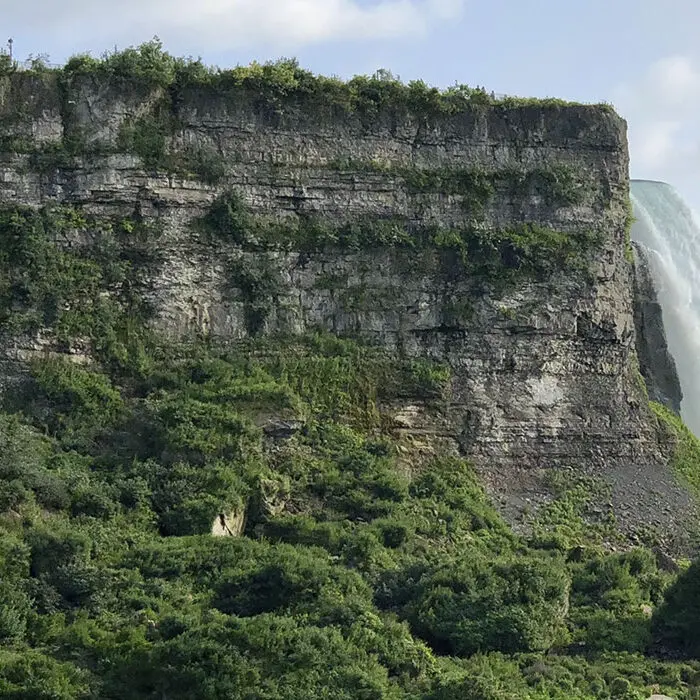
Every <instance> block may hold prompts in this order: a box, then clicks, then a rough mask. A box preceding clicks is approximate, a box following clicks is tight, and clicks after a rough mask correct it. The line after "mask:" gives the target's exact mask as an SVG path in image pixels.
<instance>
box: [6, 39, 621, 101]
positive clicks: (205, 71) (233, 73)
mask: <svg viewBox="0 0 700 700" xmlns="http://www.w3.org/2000/svg"><path fill="white" fill-rule="evenodd" d="M17 69H18V65H17V64H16V63H13V62H12V61H10V60H9V58H8V57H7V56H2V55H0V76H2V75H8V74H11V73H13V72H15V71H16V70H17ZM28 70H29V71H30V72H32V73H34V74H37V75H42V74H47V73H49V72H56V73H59V74H61V75H62V76H65V77H67V78H70V77H72V76H80V75H82V76H85V75H93V76H96V77H100V78H107V79H112V78H114V79H120V80H130V81H137V82H139V83H141V84H145V85H147V86H149V87H160V88H173V87H176V88H183V87H200V88H202V87H204V88H214V89H218V90H224V91H228V90H232V89H234V90H235V89H237V88H238V89H245V90H248V91H250V92H253V93H257V94H259V95H261V96H263V97H265V98H267V99H268V100H270V101H271V102H274V101H276V100H280V99H283V98H286V97H306V98H308V97H312V98H316V99H319V100H321V101H322V102H326V103H328V104H330V105H333V106H335V107H342V108H344V109H345V110H347V111H351V112H354V111H364V112H368V111H369V112H376V111H378V110H380V109H382V108H385V107H397V108H401V107H403V108H408V109H411V110H414V111H416V112H420V113H433V114H454V113H457V112H461V111H464V110H466V109H468V108H470V107H473V106H484V105H485V106H503V107H523V106H540V107H567V106H574V105H578V104H579V103H575V102H567V101H564V100H559V99H554V98H545V99H536V98H521V97H512V96H496V95H495V94H494V93H489V92H487V91H486V90H485V89H484V88H482V87H469V86H467V85H460V84H456V85H454V86H453V87H449V88H447V89H444V90H440V89H439V88H436V87H430V86H428V85H427V84H426V83H425V82H423V81H422V80H413V81H410V82H409V83H407V84H406V83H403V82H402V81H401V80H400V79H398V78H397V77H395V76H394V75H393V74H392V73H391V72H390V71H387V70H384V69H380V70H378V71H377V72H376V73H375V74H374V75H373V76H372V77H368V76H356V77H354V78H352V79H351V80H349V81H343V80H341V79H339V78H337V77H324V76H318V75H315V74H313V73H312V72H310V71H308V70H304V69H302V68H300V67H299V64H298V62H297V61H296V60H295V59H288V58H283V59H280V60H278V61H269V62H266V63H262V64H261V63H257V62H253V63H251V64H250V65H249V66H236V67H235V68H232V69H220V68H217V67H211V66H206V65H205V64H204V63H202V61H201V60H200V59H196V60H195V59H192V58H178V57H175V56H172V55H171V54H169V53H168V52H167V51H165V50H164V49H163V45H162V43H161V42H160V40H158V39H157V38H154V39H153V40H151V41H148V42H145V43H143V44H141V45H140V46H138V47H131V48H127V49H125V50H123V51H115V52H108V53H105V54H103V55H102V56H101V57H100V58H95V57H93V56H91V55H89V54H79V55H77V56H73V57H72V58H70V59H69V60H68V62H67V63H66V64H65V65H64V66H63V67H61V68H57V69H52V68H49V67H48V66H47V65H46V64H45V63H44V62H43V61H42V60H41V59H34V60H33V61H31V63H30V65H29V67H28ZM598 106H600V107H602V108H604V109H606V110H609V111H611V112H612V111H614V110H613V108H612V107H611V106H610V105H607V104H604V105H598Z"/></svg>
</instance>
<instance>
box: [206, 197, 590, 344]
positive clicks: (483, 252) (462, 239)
mask: <svg viewBox="0 0 700 700" xmlns="http://www.w3.org/2000/svg"><path fill="white" fill-rule="evenodd" d="M201 225H202V227H203V229H204V230H205V231H206V232H208V233H209V234H210V235H212V236H214V237H216V238H218V239H220V240H223V241H227V242H231V243H234V244H236V245H237V246H240V247H241V248H242V249H243V250H247V251H257V252H258V253H259V254H258V256H256V257H257V260H258V262H257V263H256V265H253V266H251V263H250V261H248V260H243V261H242V262H241V263H240V264H238V265H236V266H234V269H232V270H231V272H230V277H231V279H232V281H233V282H234V283H235V285H236V286H237V287H239V288H240V289H241V290H242V291H243V294H244V299H245V301H246V308H247V309H250V318H249V323H248V327H249V330H255V329H259V328H260V327H261V326H262V323H263V320H264V317H266V316H267V314H268V313H269V308H263V309H261V308H257V307H256V305H255V304H254V303H253V300H257V302H256V303H257V305H258V306H259V305H261V304H262V305H263V306H266V307H269V306H270V305H271V304H272V303H273V297H274V295H275V292H276V291H277V290H278V284H277V283H276V282H275V280H274V273H273V272H272V270H271V266H270V265H267V264H266V263H265V258H264V256H262V255H261V253H262V251H274V250H296V251H306V252H312V251H320V250H325V249H349V250H363V249H371V248H374V249H376V248H397V249H405V250H411V251H416V253H418V252H419V251H421V250H429V249H432V250H437V251H441V250H444V251H451V252H454V253H457V255H456V258H457V260H458V261H459V263H460V264H461V266H462V270H463V272H464V273H466V274H467V275H469V276H472V277H481V278H484V279H486V280H488V281H489V282H491V284H492V286H493V287H494V289H495V290H496V291H503V290H505V289H506V288H507V287H508V286H510V285H513V284H515V283H517V282H519V281H522V280H523V279H531V280H538V281H543V280H546V279H548V278H549V277H551V276H552V275H553V274H555V273H556V272H559V271H561V270H563V269H568V270H578V271H583V270H585V268H586V264H587V261H588V259H589V256H590V254H591V252H592V251H593V250H595V248H596V247H597V245H598V244H599V242H600V236H599V235H598V234H597V233H595V232H589V233H586V234H580V233H579V234H567V233H562V232H559V231H554V230H552V229H549V228H545V227H542V226H538V225H536V224H521V225H518V226H513V227H512V228H510V229H507V230H502V231H493V230H488V229H485V228H483V227H480V226H479V225H478V224H473V225H472V224H467V225H465V226H464V227H462V228H453V229H443V228H438V227H436V226H425V225H424V226H417V225H415V224H413V223H411V222H409V221H407V220H401V219H399V218H389V219H371V220H370V219H367V220H354V221H349V222H345V223H344V222H331V221H330V220H328V219H327V218H320V217H314V216H310V215H309V216H288V217H286V218H284V219H277V220H271V219H268V218H265V217H262V216H255V215H254V214H253V213H251V212H250V210H249V208H248V207H247V206H246V204H245V203H244V202H243V200H242V199H241V197H240V196H239V195H238V194H237V193H236V192H231V191H228V192H225V193H223V194H222V195H220V196H219V197H218V198H217V199H216V200H215V201H214V202H213V203H212V205H211V208H210V210H209V212H208V214H207V215H206V216H205V217H204V218H203V220H202V221H201ZM450 257H451V259H452V260H453V259H454V257H455V256H450ZM325 283H326V284H327V283H328V281H327V280H326V281H325ZM261 319H262V320H261Z"/></svg>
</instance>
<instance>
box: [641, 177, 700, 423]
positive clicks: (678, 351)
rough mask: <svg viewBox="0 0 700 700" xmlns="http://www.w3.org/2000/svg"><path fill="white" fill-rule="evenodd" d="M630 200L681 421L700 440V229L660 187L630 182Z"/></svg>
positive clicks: (676, 199) (665, 188)
mask: <svg viewBox="0 0 700 700" xmlns="http://www.w3.org/2000/svg"><path fill="white" fill-rule="evenodd" d="M631 194H632V207H633V212H634V217H635V219H636V221H635V222H634V224H633V226H632V240H634V241H635V242H636V243H638V244H641V245H642V246H644V247H645V248H646V251H647V253H648V256H649V261H650V265H651V268H652V274H653V276H654V280H655V283H656V287H657V292H658V298H659V303H660V304H661V308H662V309H663V315H664V327H665V329H666V337H667V341H668V348H669V350H670V352H671V354H672V355H673V357H674V359H675V361H676V367H677V369H678V377H679V380H680V383H681V388H682V390H683V401H682V402H681V416H682V417H683V420H684V421H685V423H686V425H687V426H688V427H689V428H690V429H691V430H692V431H693V432H694V433H695V434H696V435H698V436H700V225H699V224H698V222H697V221H696V219H695V217H694V216H693V213H692V211H691V210H690V209H689V208H688V206H687V205H686V204H685V202H684V201H683V200H682V199H681V197H680V195H679V194H678V193H677V192H676V191H675V190H674V189H673V187H671V186H670V185H667V184H666V183H664V182H653V181H650V180H632V182H631Z"/></svg>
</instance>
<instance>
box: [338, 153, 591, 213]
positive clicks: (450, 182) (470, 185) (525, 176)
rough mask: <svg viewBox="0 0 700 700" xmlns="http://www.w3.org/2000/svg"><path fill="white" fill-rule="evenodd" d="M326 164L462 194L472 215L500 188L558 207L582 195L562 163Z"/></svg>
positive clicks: (418, 189) (413, 188)
mask: <svg viewBox="0 0 700 700" xmlns="http://www.w3.org/2000/svg"><path fill="white" fill-rule="evenodd" d="M327 167H329V168H333V169H336V170H339V171H341V172H342V171H346V170H347V171H349V172H366V173H376V174H378V175H382V176H385V177H392V178H400V179H401V180H403V181H404V183H405V185H406V189H407V191H408V192H409V193H411V194H427V193H439V194H442V195H461V196H462V197H463V206H464V209H465V211H466V212H468V213H472V215H475V216H479V215H481V214H483V209H484V207H485V206H486V205H487V204H488V202H489V201H490V200H491V198H492V197H493V195H494V194H495V192H496V191H499V190H500V191H504V192H506V193H508V194H509V195H511V196H514V197H523V198H524V197H527V196H528V195H536V196H541V197H542V198H543V200H544V202H545V203H546V204H547V205H548V206H560V207H564V206H571V205H573V204H580V203H581V201H582V199H583V196H584V194H585V192H584V189H583V187H584V186H583V185H582V184H581V183H580V182H578V181H577V178H576V173H575V172H574V171H573V169H571V168H567V167H564V166H557V167H554V168H550V169H547V168H532V169H531V170H514V169H500V170H494V171H492V172H486V171H483V170H479V169H473V168H464V169H447V168H443V169H438V170H436V169H428V168H416V167H409V166H403V167H402V166H399V165H395V164H393V163H384V162H381V161H356V160H344V161H338V162H334V163H329V164H328V166H327Z"/></svg>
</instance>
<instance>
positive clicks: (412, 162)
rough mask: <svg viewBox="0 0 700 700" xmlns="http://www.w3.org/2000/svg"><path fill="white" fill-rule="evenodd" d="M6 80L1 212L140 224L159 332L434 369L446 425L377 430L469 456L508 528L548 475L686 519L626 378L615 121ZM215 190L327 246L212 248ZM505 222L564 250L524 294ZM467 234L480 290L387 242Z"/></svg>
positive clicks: (401, 422)
mask: <svg viewBox="0 0 700 700" xmlns="http://www.w3.org/2000/svg"><path fill="white" fill-rule="evenodd" d="M2 80H4V82H0V123H1V124H2V127H1V131H0V136H2V140H0V145H2V144H4V150H5V152H4V153H3V154H2V155H0V202H6V203H20V204H25V205H30V206H34V207H38V206H41V205H46V204H54V203H60V204H63V205H72V206H79V207H81V208H82V209H83V210H84V211H85V212H87V213H89V214H91V215H94V216H96V217H127V216H133V215H136V216H137V217H138V218H139V220H144V221H153V222H156V223H157V225H158V228H159V231H160V237H159V239H158V242H157V248H158V251H159V253H160V255H161V260H160V263H159V264H158V265H154V266H153V267H152V268H150V269H149V270H148V271H147V276H146V283H145V285H144V294H145V295H146V296H147V298H148V300H149V301H150V302H151V303H152V305H153V308H154V310H155V314H154V320H153V323H154V325H155V326H157V327H158V328H159V329H161V330H162V331H164V332H165V333H167V334H170V335H172V336H175V337H179V336H183V335H184V336H186V335H189V334H192V333H199V334H203V335H206V336H210V337H212V338H217V339H222V340H232V339H241V338H244V337H246V336H247V335H248V334H249V333H276V332H283V333H293V334H295V333H302V332H304V331H306V330H310V329H314V328H317V327H322V328H325V329H328V330H330V331H333V332H335V333H339V334H352V335H356V336H360V337H363V338H366V339H368V340H370V341H372V342H376V343H379V344H381V345H383V346H385V347H387V348H389V349H391V350H395V351H398V352H401V353H404V354H407V355H409V356H420V357H428V358H432V359H437V360H442V361H446V362H447V363H449V365H450V367H451V368H452V373H453V380H452V386H451V394H450V397H449V400H448V402H447V405H445V406H443V407H441V408H440V410H436V409H435V407H434V406H432V407H428V406H426V405H424V404H423V403H421V402H420V401H417V400H413V399H412V398H411V397H407V398H406V400H405V401H403V402H401V403H394V404H392V405H388V406H385V410H386V412H387V415H388V423H389V424H390V425H391V426H392V427H393V428H394V429H395V430H397V431H398V432H403V433H406V434H408V435H411V436H413V437H414V438H415V439H421V440H429V439H430V438H435V439H439V440H440V441H441V442H442V443H443V444H447V445H449V446H451V449H455V450H457V449H458V450H460V451H461V452H462V453H464V454H466V455H467V456H469V457H470V458H472V459H473V460H474V462H475V464H476V466H477V467H478V469H479V470H480V472H481V474H482V475H483V477H484V479H485V481H486V484H487V486H488V487H489V488H490V491H491V493H492V495H494V496H495V497H496V500H497V502H499V503H500V504H501V506H502V508H503V509H504V510H505V512H506V513H508V514H509V515H510V516H511V518H513V519H517V518H518V517H519V515H520V512H521V509H522V508H524V507H525V508H527V507H528V506H529V504H530V501H532V502H534V503H537V502H538V501H539V500H541V498H543V497H544V496H543V494H544V491H543V487H542V484H543V482H544V481H545V480H546V474H547V473H548V470H550V469H552V468H554V467H561V468H569V467H572V468H574V469H576V470H577V473H583V474H585V475H588V476H595V477H600V478H603V479H605V480H607V481H608V482H609V483H610V485H611V488H612V502H613V504H614V506H615V508H616V510H617V514H618V515H619V516H620V517H621V520H622V522H623V525H629V526H630V527H635V526H637V525H641V524H643V525H648V524H651V525H658V526H659V527H661V528H664V529H665V528H667V527H671V528H672V527H673V524H674V520H675V519H676V518H678V519H682V518H683V517H685V515H686V511H687V509H689V508H690V504H689V501H688V499H687V497H686V496H685V494H684V492H683V491H682V490H681V489H679V488H678V487H677V486H676V484H675V481H674V479H673V477H672V476H671V474H670V473H669V471H668V470H667V469H666V459H665V458H664V456H663V455H662V453H661V451H660V449H659V444H658V437H657V429H656V424H655V422H654V419H653V418H652V417H651V414H650V412H649V410H648V405H647V398H646V396H645V394H644V391H643V387H642V385H641V383H640V381H639V375H638V372H637V370H636V366H637V364H636V357H635V330H634V319H633V310H632V292H631V290H632V270H631V265H630V264H629V262H628V261H627V259H626V257H625V226H626V217H627V212H628V209H627V199H628V179H627V178H628V176H627V172H628V156H627V147H626V136H625V124H624V122H623V121H622V120H621V119H620V118H619V117H617V116H616V115H614V114H613V113H612V112H611V111H609V110H607V109H605V108H598V107H573V106H572V107H564V106H557V105H547V104H543V105H536V106H511V107H508V106H474V107H473V108H470V109H469V110H467V111H464V112H461V113H458V114H454V115H429V116H425V115H424V116H420V115H419V114H417V113H415V112H412V111H410V110H407V109H403V108H402V109H399V108H394V109H391V108H386V109H381V110H378V111H377V113H376V114H373V115H368V114H359V115H358V114H349V113H346V112H344V111H342V110H340V109H338V108H334V107H332V106H328V105H321V106H319V105H318V104H316V103H314V102H313V101H312V100H311V99H310V98H303V97H298V98H295V97H294V96H291V97H288V98H286V99H285V100H282V101H274V100H272V101H271V100H263V99H261V98H260V97H259V96H256V95H254V94H251V93H247V92H245V91H241V90H239V91H233V92H231V93H225V92H223V93H221V92H214V91H211V90H203V89H182V90H179V91H178V92H177V93H176V94H175V93H173V92H172V91H171V92H164V91H162V90H158V89H150V88H149V89H147V88H145V87H144V88H140V87H134V85H133V84H120V83H115V82H105V81H99V80H96V79H94V78H81V79H74V80H73V82H71V83H65V84H59V82H58V81H57V80H53V79H52V78H51V77H50V76H49V77H48V78H42V79H38V78H33V77H31V76H22V75H18V76H14V77H13V78H12V79H9V78H5V79H2ZM163 125H166V126H167V128H166V129H165V130H163ZM66 144H68V145H70V146H71V147H70V148H66ZM71 144H73V145H71ZM74 144H77V146H75V145H74ZM149 149H150V150H149ZM136 153H139V154H140V155H136ZM149 154H150V157H149ZM164 155H165V156H166V160H163V157H164ZM149 160H150V161H151V162H149ZM164 163H166V164H167V163H169V164H170V167H167V168H165V170H164V169H163V164H164ZM173 164H175V165H173ZM194 172H198V173H199V177H197V176H195V175H194V174H193V173H194ZM206 180H208V181H209V182H215V184H206V182H205V181H206ZM484 183H486V185H488V187H485V185H484ZM222 192H233V193H235V195H236V200H235V201H236V202H238V204H237V205H236V206H239V207H241V208H244V210H245V216H246V217H248V218H247V220H248V221H254V222H256V225H257V226H258V229H257V230H259V231H269V230H271V227H272V228H275V227H277V228H276V229H275V230H277V231H283V232H284V231H292V230H293V231H298V230H299V227H300V226H303V225H307V224H308V222H313V223H314V225H315V226H316V227H319V226H321V225H325V226H330V227H331V234H329V235H327V236H326V240H325V241H324V244H323V245H316V246H308V245H297V244H295V243H293V242H292V243H289V242H286V243H285V242H284V241H283V242H282V243H280V242H279V241H278V242H277V243H275V244H273V243H270V242H269V239H268V238H264V237H263V239H264V240H263V239H261V238H258V239H256V238H255V237H253V238H252V239H250V238H249V239H246V240H236V241H233V240H231V238H228V239H227V238H226V236H220V235H212V233H211V230H210V229H211V227H209V229H207V228H206V227H203V226H202V225H201V221H202V219H203V218H205V217H206V216H207V215H208V214H210V213H211V207H212V203H213V202H215V201H217V197H218V196H219V195H220V194H221V193H222ZM234 209H235V207H234ZM229 210H230V207H229ZM377 222H382V223H383V224H385V225H386V226H385V229H382V230H383V231H384V230H390V231H393V232H394V234H395V235H397V236H398V243H397V242H396V241H389V242H386V240H384V239H383V240H384V244H382V245H376V244H372V245H364V244H362V243H360V244H353V245H347V244H344V245H333V244H332V241H333V240H335V238H334V236H335V234H336V233H337V231H338V230H340V228H342V226H348V225H353V224H354V225H355V226H356V227H358V228H359V229H362V227H367V228H372V227H373V226H375V225H376V224H377ZM523 225H527V226H528V227H530V228H537V229H538V230H543V231H554V232H559V233H560V234H565V236H566V239H567V240H570V241H574V242H575V250H574V252H573V253H572V252H571V251H569V252H568V253H567V254H566V255H565V256H564V257H565V260H564V258H562V260H564V262H563V264H559V262H556V261H550V262H552V263H554V262H556V264H553V266H550V267H551V269H550V267H548V266H547V265H546V264H544V263H547V262H548V261H546V260H545V261H543V264H541V265H540V266H539V267H538V269H537V271H536V272H535V273H533V274H524V273H522V269H523V268H524V266H525V263H524V262H523V261H524V259H525V257H524V256H525V255H526V253H527V250H528V245H529V244H528V242H527V240H529V239H527V240H526V238H523V236H524V235H525V234H523V233H522V232H521V233H519V234H518V235H519V236H520V238H518V239H517V240H516V242H518V245H516V246H512V245H510V244H508V242H507V240H506V239H507V236H506V232H511V233H512V232H513V231H520V227H522V226H523ZM465 226H467V227H469V228H470V230H473V231H478V232H480V235H481V236H482V238H488V240H489V241H490V246H491V249H492V251H495V252H496V255H497V258H498V260H497V262H498V265H496V267H491V268H489V269H488V270H484V269H480V268H479V266H478V264H476V263H474V262H473V260H472V261H470V255H471V253H472V250H471V248H469V247H468V246H467V247H466V248H465V247H460V246H459V245H456V244H455V245H415V244H413V243H411V244H408V243H406V244H404V243H405V241H404V239H403V238H401V235H403V234H401V233H400V232H405V231H408V232H414V233H415V232H416V231H418V232H425V231H430V232H433V233H431V235H432V236H433V238H431V240H432V241H433V242H435V241H436V240H438V241H439V240H443V241H444V240H446V237H447V238H449V234H450V232H454V231H455V230H459V229H460V228H464V227H465ZM339 227H340V228H339ZM386 227H388V228H386ZM392 227H394V228H392ZM396 231H399V234H396ZM436 231H437V232H438V233H437V234H435V233H434V232H436ZM394 234H392V235H394ZM440 235H442V236H443V237H442V238H440V237H439V236H440ZM234 238H235V237H234ZM336 238H337V236H336ZM360 238H361V237H360ZM290 240H294V239H290ZM411 240H413V239H411ZM509 240H514V239H513V237H512V235H511V239H509ZM591 240H594V241H595V243H594V245H590V243H586V241H589V242H590V241H591ZM329 241H330V242H329ZM402 241H403V243H402ZM504 241H506V243H504ZM89 243H90V237H89V236H86V235H84V234H80V235H78V234H71V233H70V232H69V233H68V234H66V237H65V240H64V241H62V245H65V246H69V247H70V246H73V247H74V248H80V246H84V245H89ZM467 248H469V249H467ZM553 250H554V249H553ZM557 250H558V249H557ZM524 251H525V252H524ZM545 255H546V252H545ZM465 259H466V262H465ZM477 262H478V261H477ZM541 262H542V261H541ZM33 343H34V341H31V342H29V343H28V344H26V347H24V348H20V350H22V351H24V352H26V351H27V350H31V348H32V347H33ZM14 347H15V354H17V352H16V347H17V346H14ZM19 354H20V355H22V353H21V352H20V353H19ZM22 356H24V355H22Z"/></svg>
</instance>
